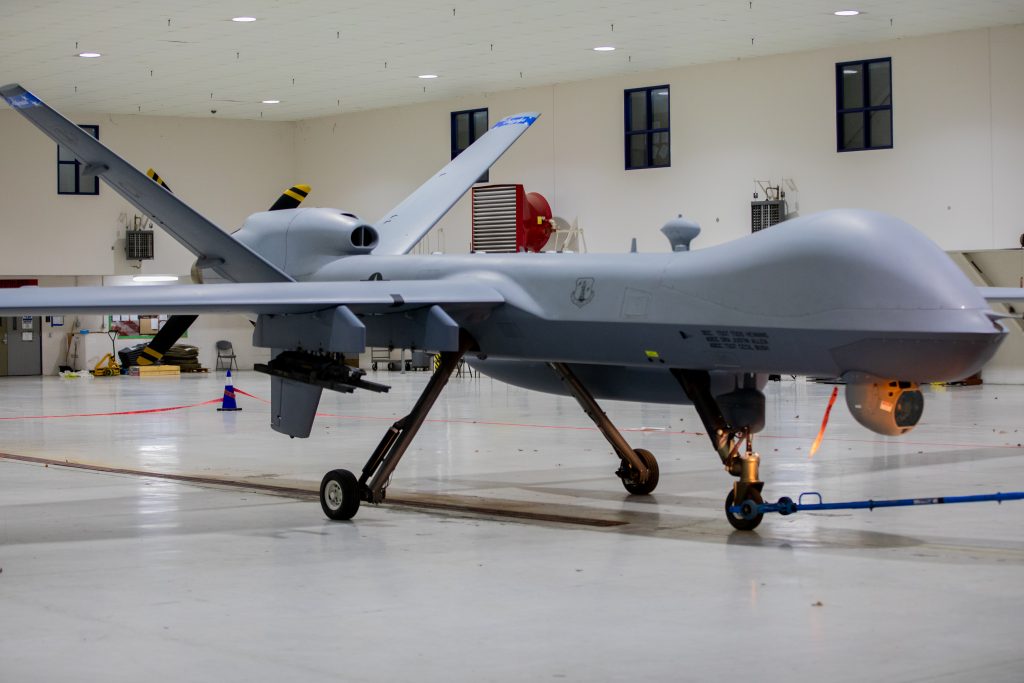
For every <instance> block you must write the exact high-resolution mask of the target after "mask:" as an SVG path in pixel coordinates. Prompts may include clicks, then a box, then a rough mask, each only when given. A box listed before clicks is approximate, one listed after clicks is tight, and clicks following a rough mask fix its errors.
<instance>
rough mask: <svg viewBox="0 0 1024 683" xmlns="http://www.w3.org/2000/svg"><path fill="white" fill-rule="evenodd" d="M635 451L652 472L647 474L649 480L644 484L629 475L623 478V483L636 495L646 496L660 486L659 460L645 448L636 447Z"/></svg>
mask: <svg viewBox="0 0 1024 683" xmlns="http://www.w3.org/2000/svg"><path fill="white" fill-rule="evenodd" d="M633 452H634V453H636V454H637V457H639V458H640V461H641V462H642V463H643V464H644V465H646V466H647V469H648V470H650V473H649V474H648V475H647V481H645V482H644V483H642V484H641V483H640V482H639V481H637V480H634V479H633V478H632V476H627V477H626V478H624V479H623V480H622V485H623V486H624V487H625V488H626V490H627V491H629V492H630V493H632V494H633V495H634V496H646V495H647V494H649V493H651V492H652V491H654V489H656V488H657V487H658V461H657V459H656V458H655V457H654V454H653V453H651V452H650V451H648V450H645V449H643V448H634V449H633Z"/></svg>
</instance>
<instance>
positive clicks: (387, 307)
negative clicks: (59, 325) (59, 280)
mask: <svg viewBox="0 0 1024 683" xmlns="http://www.w3.org/2000/svg"><path fill="white" fill-rule="evenodd" d="M504 301H505V298H504V297H503V296H502V295H501V294H500V293H499V292H498V291H497V290H495V289H493V288H491V287H487V286H481V285H480V284H478V283H475V282H458V281H446V280H420V281H417V280H402V281H395V282H392V281H388V280H363V281H358V282H275V283H231V284H218V285H171V286H152V287H20V288H17V289H0V316H10V315H47V314H52V313H58V314H59V313H100V314H106V313H119V312H123V313H180V314H200V313H232V312H237V313H271V314H283V313H311V312H314V311H320V310H325V309H328V308H333V307H336V306H349V307H350V308H352V309H353V310H354V311H356V312H357V313H398V312H401V311H403V310H408V309H410V308H417V307H425V306H433V305H441V306H444V305H455V304H458V305H462V306H465V305H470V306H474V307H480V308H484V309H489V308H493V307H494V306H497V305H499V304H502V303H504Z"/></svg>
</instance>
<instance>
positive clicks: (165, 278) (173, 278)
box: [132, 275, 178, 282]
mask: <svg viewBox="0 0 1024 683" xmlns="http://www.w3.org/2000/svg"><path fill="white" fill-rule="evenodd" d="M132 281H133V282H177V281H178V276H177V275H136V276H135V277H133V278H132Z"/></svg>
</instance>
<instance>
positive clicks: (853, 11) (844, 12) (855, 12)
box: [833, 9, 860, 17]
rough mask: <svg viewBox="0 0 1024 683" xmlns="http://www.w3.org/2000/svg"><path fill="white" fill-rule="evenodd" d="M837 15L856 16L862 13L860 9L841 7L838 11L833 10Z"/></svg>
mask: <svg viewBox="0 0 1024 683" xmlns="http://www.w3.org/2000/svg"><path fill="white" fill-rule="evenodd" d="M833 14H835V15H836V16H837V17H855V16H857V15H858V14H860V10H859V9H841V10H839V11H838V12H833Z"/></svg>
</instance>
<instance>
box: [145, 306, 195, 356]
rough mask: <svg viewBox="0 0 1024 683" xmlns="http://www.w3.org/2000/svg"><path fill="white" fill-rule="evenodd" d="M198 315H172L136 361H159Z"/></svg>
mask: <svg viewBox="0 0 1024 683" xmlns="http://www.w3.org/2000/svg"><path fill="white" fill-rule="evenodd" d="M198 317H199V316H197V315H172V316H171V317H170V318H168V319H167V322H165V323H164V326H163V327H161V328H160V331H159V332H157V333H156V336H155V337H153V340H152V341H151V342H149V344H147V345H146V348H144V349H142V353H140V354H139V357H138V359H137V360H136V361H135V362H136V363H138V364H139V365H155V364H156V363H159V362H160V360H161V359H162V358H163V357H164V354H165V353H167V351H168V349H170V348H171V347H172V346H174V344H175V342H177V341H178V340H179V339H181V335H183V334H185V332H186V331H187V330H188V328H189V327H190V326H191V325H192V323H194V322H195V321H196V318H198Z"/></svg>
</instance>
